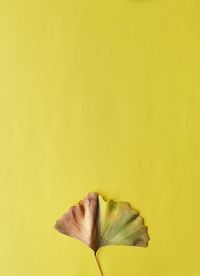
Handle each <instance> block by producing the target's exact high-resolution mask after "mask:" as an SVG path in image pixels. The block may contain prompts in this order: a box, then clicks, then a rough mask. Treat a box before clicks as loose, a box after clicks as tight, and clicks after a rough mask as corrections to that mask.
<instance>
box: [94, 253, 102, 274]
mask: <svg viewBox="0 0 200 276" xmlns="http://www.w3.org/2000/svg"><path fill="white" fill-rule="evenodd" d="M94 257H95V260H96V262H97V266H98V268H99V272H100V274H101V276H103V271H102V268H101V265H100V263H99V260H98V258H97V255H96V252H95V253H94Z"/></svg>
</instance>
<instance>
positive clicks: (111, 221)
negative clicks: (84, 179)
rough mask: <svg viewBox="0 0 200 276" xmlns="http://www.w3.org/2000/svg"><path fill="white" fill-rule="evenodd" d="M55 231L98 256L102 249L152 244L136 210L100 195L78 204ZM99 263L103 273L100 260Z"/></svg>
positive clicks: (57, 224) (89, 195)
mask: <svg viewBox="0 0 200 276" xmlns="http://www.w3.org/2000/svg"><path fill="white" fill-rule="evenodd" d="M55 228H56V229H57V230H58V231H59V232H61V233H62V234H65V235H67V236H70V237H73V238H76V239H78V240H80V241H82V242H84V243H85V244H86V245H87V246H89V247H90V248H91V249H92V250H93V251H94V253H95V257H96V252H97V251H98V249H99V248H101V247H102V246H107V245H127V246H140V247H146V246H148V241H149V236H148V233H147V227H146V226H145V225H144V219H143V218H142V217H141V216H140V215H139V212H138V211H137V210H135V209H134V208H132V207H131V205H130V204H129V203H127V202H115V201H113V200H108V201H104V199H103V198H102V197H101V196H100V195H99V194H97V193H89V194H88V195H87V197H86V198H85V199H83V200H81V201H80V202H79V203H78V205H76V206H73V207H71V208H70V209H69V210H68V211H67V213H65V214H64V215H63V216H62V217H61V218H60V219H59V220H57V222H56V225H55ZM96 260H97V258H96ZM97 263H98V266H99V268H100V271H101V267H100V265H99V262H98V260H97ZM101 274H102V275H103V273H102V271H101Z"/></svg>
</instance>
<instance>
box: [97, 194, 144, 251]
mask: <svg viewBox="0 0 200 276" xmlns="http://www.w3.org/2000/svg"><path fill="white" fill-rule="evenodd" d="M148 241H149V236H148V233H147V227H146V226H145V225H144V220H143V218H142V217H141V216H140V215H139V213H138V211H137V210H135V209H133V208H132V207H131V206H130V204H129V203H126V202H115V201H113V200H109V201H107V202H106V201H104V200H103V198H102V197H101V196H99V219H98V232H97V243H98V245H97V246H98V248H100V247H102V246H106V245H129V246H143V247H145V246H147V245H148Z"/></svg>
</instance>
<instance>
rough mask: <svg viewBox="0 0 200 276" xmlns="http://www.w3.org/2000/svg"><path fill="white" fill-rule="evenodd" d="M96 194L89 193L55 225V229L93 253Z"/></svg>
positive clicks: (95, 247) (94, 245)
mask: <svg viewBox="0 0 200 276" xmlns="http://www.w3.org/2000/svg"><path fill="white" fill-rule="evenodd" d="M97 212H98V194H97V193H89V194H88V195H87V197H86V198H85V199H84V200H81V201H80V202H79V204H78V205H76V206H73V207H71V208H70V209H69V210H68V211H67V213H65V214H64V215H63V216H62V218H60V219H59V220H58V221H57V222H56V225H55V228H56V229H57V230H58V231H59V232H61V233H63V234H65V235H67V236H70V237H73V238H76V239H78V240H80V241H82V242H84V243H85V244H87V245H88V246H89V247H90V248H92V249H93V250H94V251H96V249H97V245H96V231H97V229H96V225H95V224H96V217H97Z"/></svg>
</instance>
